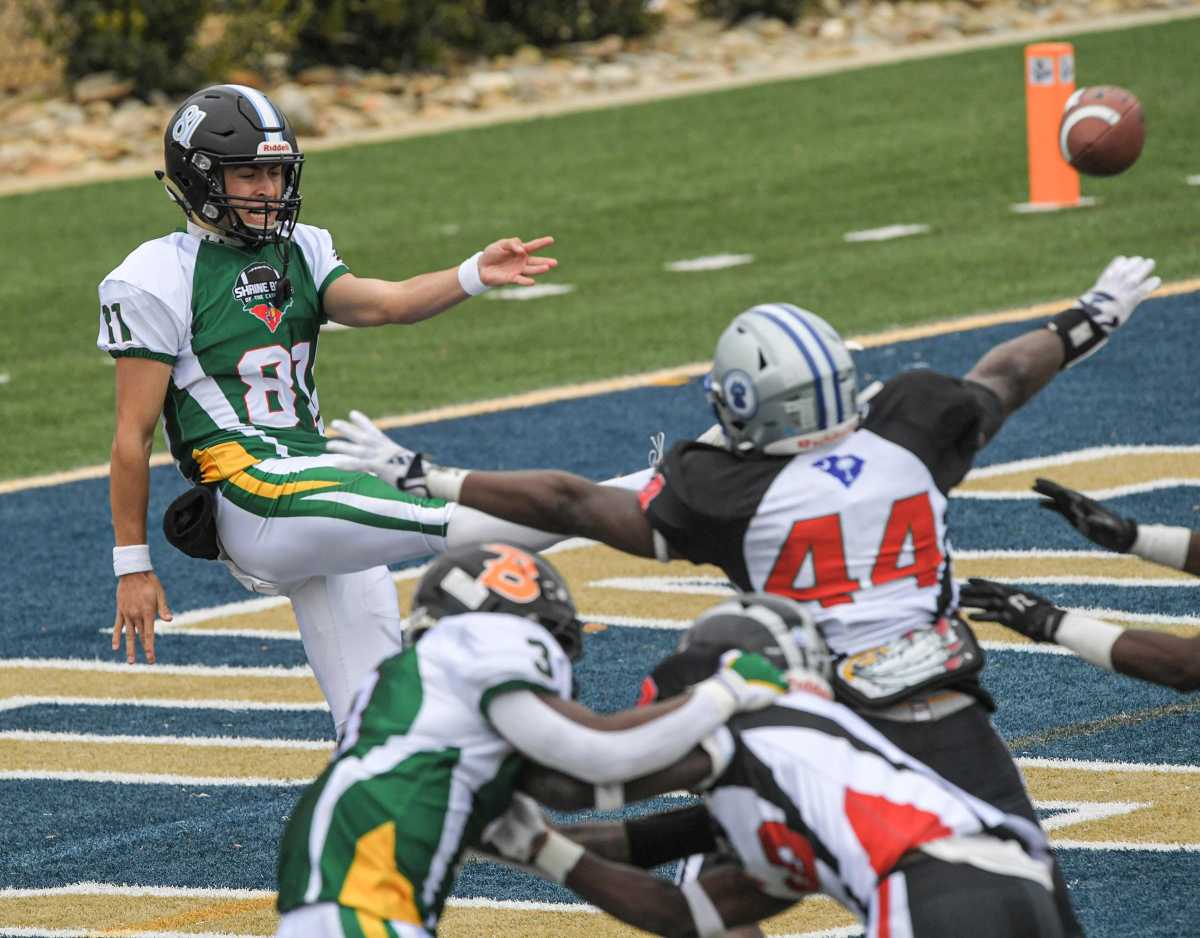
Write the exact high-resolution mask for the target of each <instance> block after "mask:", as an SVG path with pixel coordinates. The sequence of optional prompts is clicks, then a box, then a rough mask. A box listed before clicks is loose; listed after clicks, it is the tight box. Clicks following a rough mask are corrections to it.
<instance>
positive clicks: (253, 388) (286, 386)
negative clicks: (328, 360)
mask: <svg viewBox="0 0 1200 938" xmlns="http://www.w3.org/2000/svg"><path fill="white" fill-rule="evenodd" d="M311 348H312V344H311V343H309V342H297V343H296V344H295V345H294V346H292V348H291V351H289V350H288V349H285V348H284V347H283V346H282V345H267V346H264V347H263V348H252V349H250V351H248V352H246V354H245V355H243V356H242V357H241V359H240V360H239V361H238V375H239V376H240V377H241V379H242V384H244V385H246V393H245V395H244V396H243V400H244V401H245V402H246V417H247V418H248V420H249V422H250V423H252V424H253V425H254V426H256V427H275V428H277V429H280V430H284V429H287V428H288V427H294V426H296V424H298V423H299V422H300V418H299V417H298V416H296V391H295V386H296V385H297V384H298V385H299V386H300V393H301V394H303V395H304V398H305V401H306V402H307V404H308V409H309V411H310V412H311V413H312V415H313V421H314V423H315V422H316V420H317V415H318V414H319V413H320V407H319V406H318V404H317V401H316V395H315V394H314V393H313V392H312V391H311V390H310V389H309V388H308V386H307V385H306V384H305V380H304V377H305V374H306V373H307V372H308V358H309V354H310V352H311ZM293 362H294V363H295V365H296V368H295V377H293V371H292V363H293Z"/></svg>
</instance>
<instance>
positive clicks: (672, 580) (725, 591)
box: [588, 576, 735, 596]
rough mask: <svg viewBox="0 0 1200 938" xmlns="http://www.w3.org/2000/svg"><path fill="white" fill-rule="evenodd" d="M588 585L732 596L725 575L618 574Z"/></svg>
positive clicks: (731, 588) (731, 590)
mask: <svg viewBox="0 0 1200 938" xmlns="http://www.w3.org/2000/svg"><path fill="white" fill-rule="evenodd" d="M588 586H595V587H601V588H603V589H618V590H626V591H627V592H632V593H691V594H692V595H696V596H732V595H733V594H734V592H735V590H734V589H733V587H732V586H730V585H729V581H728V580H727V579H725V577H717V576H617V577H606V578H605V579H603V580H592V581H590V582H589V583H588Z"/></svg>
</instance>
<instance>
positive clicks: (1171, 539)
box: [1130, 524, 1192, 570]
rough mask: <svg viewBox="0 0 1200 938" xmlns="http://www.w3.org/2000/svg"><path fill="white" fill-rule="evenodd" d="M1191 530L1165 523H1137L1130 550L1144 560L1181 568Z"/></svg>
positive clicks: (1184, 559) (1184, 561) (1185, 557)
mask: <svg viewBox="0 0 1200 938" xmlns="http://www.w3.org/2000/svg"><path fill="white" fill-rule="evenodd" d="M1191 544H1192V532H1191V530H1189V529H1188V528H1177V527H1172V526H1171V525H1166V524H1139V525H1138V533H1137V540H1135V541H1134V542H1133V547H1132V548H1130V550H1131V552H1132V553H1134V554H1137V555H1138V556H1139V557H1141V558H1143V559H1144V560H1149V561H1150V562H1152V563H1157V564H1162V565H1163V566H1164V567H1174V568H1175V569H1176V570H1182V569H1183V567H1184V564H1186V563H1187V555H1188V548H1189V547H1191Z"/></svg>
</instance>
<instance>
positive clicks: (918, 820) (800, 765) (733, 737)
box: [705, 692, 1048, 918]
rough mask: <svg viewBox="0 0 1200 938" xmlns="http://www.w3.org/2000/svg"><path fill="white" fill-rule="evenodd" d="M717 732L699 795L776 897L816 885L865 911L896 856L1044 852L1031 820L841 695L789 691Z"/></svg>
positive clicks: (1020, 858)
mask: <svg viewBox="0 0 1200 938" xmlns="http://www.w3.org/2000/svg"><path fill="white" fill-rule="evenodd" d="M718 732H719V733H720V734H721V735H722V737H723V739H722V740H721V741H722V743H723V745H724V746H726V747H732V752H733V755H732V759H731V761H730V762H729V764H728V766H727V767H726V769H725V770H724V772H722V774H721V775H720V776H719V777H718V778H717V779H716V781H715V783H714V784H713V786H712V788H711V789H710V790H709V791H708V792H707V793H706V794H705V801H706V804H707V807H708V810H709V813H710V815H711V816H712V818H713V819H714V820H715V821H716V822H717V825H718V828H719V831H720V836H721V837H722V838H723V839H724V840H725V841H727V843H728V846H729V848H730V849H731V850H732V851H733V852H734V853H735V854H736V855H737V857H738V860H739V861H740V863H741V864H742V865H743V867H744V868H745V869H746V871H747V872H748V873H749V874H750V875H751V876H753V877H754V878H755V879H756V880H757V881H758V882H759V883H760V888H761V889H762V890H763V891H764V892H766V893H768V894H770V895H773V896H776V897H777V898H783V899H799V898H801V897H803V896H804V895H805V894H807V893H812V892H824V893H827V894H828V895H831V896H833V897H834V898H836V899H838V900H839V901H841V902H842V903H843V904H845V905H846V906H847V907H848V908H850V909H852V910H855V911H856V912H858V914H859V915H860V916H862V917H864V918H865V917H866V916H867V913H868V909H869V906H870V904H871V900H872V896H873V895H874V893H875V891H876V888H877V887H878V885H879V883H880V882H881V881H882V880H884V879H886V878H887V877H888V876H889V875H890V874H891V873H892V871H893V870H894V869H895V868H896V867H897V864H899V863H900V861H901V858H902V857H905V856H906V855H909V859H911V856H912V853H911V852H912V851H915V850H918V849H920V848H922V847H923V845H934V844H936V842H938V841H943V840H945V839H947V838H960V837H973V836H975V835H980V834H987V835H990V836H991V837H994V838H997V839H999V840H1001V841H1014V842H1016V843H1017V844H1018V845H1019V846H1020V847H1021V848H1022V850H1021V851H1020V852H1019V853H1018V852H1016V851H1014V854H1015V855H1016V861H1015V865H1014V869H1019V868H1020V867H1021V866H1022V865H1026V864H1028V863H1030V862H1031V863H1034V864H1044V863H1045V861H1046V857H1047V853H1048V845H1047V841H1046V837H1045V835H1044V834H1043V833H1042V831H1041V830H1040V829H1039V828H1038V827H1037V826H1036V825H1035V824H1033V823H1031V822H1030V821H1028V820H1026V819H1024V818H1020V817H1016V816H1014V815H1011V814H1005V813H1004V812H1002V811H1000V810H998V809H997V808H994V807H992V806H991V805H988V804H986V803H984V802H982V801H980V800H979V799H978V798H975V797H973V796H972V795H969V794H968V793H966V792H965V791H963V790H962V789H960V788H957V787H956V786H954V785H952V784H951V783H950V782H948V781H946V780H945V779H944V778H942V777H940V776H939V775H937V774H936V773H935V772H933V771H932V770H931V769H929V768H928V767H927V766H925V765H923V764H922V763H920V762H917V761H916V760H915V759H912V758H911V757H909V756H907V755H905V754H904V753H903V752H902V751H901V750H899V749H898V748H897V747H896V746H894V745H892V744H891V743H890V742H888V740H887V739H885V738H884V737H883V736H882V735H880V733H879V732H877V731H876V730H874V729H873V728H872V727H871V726H870V725H868V724H867V723H866V722H864V721H863V720H862V719H861V718H860V717H858V716H857V715H856V714H854V713H853V712H852V711H850V710H849V709H848V708H846V707H844V706H842V705H840V704H836V703H833V702H830V701H827V700H824V699H822V698H820V697H817V696H815V695H813V694H807V693H803V692H800V693H793V694H791V695H789V696H788V697H786V698H784V699H783V700H782V701H781V702H780V703H779V704H777V705H775V706H772V707H768V708H767V709H765V710H762V711H759V712H757V713H750V714H741V715H738V716H736V717H734V719H733V720H731V721H730V722H729V724H728V726H727V727H725V728H724V729H722V730H720V731H718ZM931 849H932V847H931ZM1016 875H1021V874H1020V873H1019V872H1017V873H1016ZM1047 875H1048V874H1047Z"/></svg>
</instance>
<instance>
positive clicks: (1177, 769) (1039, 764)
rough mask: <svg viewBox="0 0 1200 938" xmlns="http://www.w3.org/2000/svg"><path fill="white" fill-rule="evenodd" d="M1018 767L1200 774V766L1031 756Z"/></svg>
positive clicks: (1022, 759) (1019, 762)
mask: <svg viewBox="0 0 1200 938" xmlns="http://www.w3.org/2000/svg"><path fill="white" fill-rule="evenodd" d="M1017 765H1019V766H1021V767H1022V768H1029V769H1076V770H1078V771H1082V772H1169V773H1172V774H1176V775H1196V774H1200V765H1174V764H1169V763H1166V762H1092V761H1088V760H1085V759H1045V758H1041V757H1036V756H1031V757H1028V758H1025V757H1021V758H1018V759H1017Z"/></svg>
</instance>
